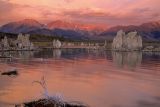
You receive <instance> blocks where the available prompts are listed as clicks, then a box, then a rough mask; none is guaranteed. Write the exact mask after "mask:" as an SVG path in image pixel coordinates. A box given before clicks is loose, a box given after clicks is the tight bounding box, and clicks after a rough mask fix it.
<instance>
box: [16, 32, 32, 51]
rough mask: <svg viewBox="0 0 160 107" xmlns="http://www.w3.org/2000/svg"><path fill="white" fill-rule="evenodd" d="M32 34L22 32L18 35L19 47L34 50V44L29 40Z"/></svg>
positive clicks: (17, 42)
mask: <svg viewBox="0 0 160 107" xmlns="http://www.w3.org/2000/svg"><path fill="white" fill-rule="evenodd" d="M29 37H30V35H29V34H25V35H22V34H21V33H20V34H19V35H18V37H17V40H16V44H17V48H18V49H27V50H32V49H34V45H33V43H32V42H30V40H29Z"/></svg>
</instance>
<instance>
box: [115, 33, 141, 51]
mask: <svg viewBox="0 0 160 107" xmlns="http://www.w3.org/2000/svg"><path fill="white" fill-rule="evenodd" d="M141 48H142V37H141V36H140V35H138V33H137V32H136V31H135V32H129V33H128V34H125V32H123V30H120V31H118V32H117V35H116V37H115V38H114V39H113V43H112V49H113V50H118V51H134V50H141Z"/></svg>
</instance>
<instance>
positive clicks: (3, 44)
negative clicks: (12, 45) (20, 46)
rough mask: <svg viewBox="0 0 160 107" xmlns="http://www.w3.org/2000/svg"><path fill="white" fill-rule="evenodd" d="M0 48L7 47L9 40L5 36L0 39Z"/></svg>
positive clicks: (6, 48)
mask: <svg viewBox="0 0 160 107" xmlns="http://www.w3.org/2000/svg"><path fill="white" fill-rule="evenodd" d="M1 48H2V49H5V50H8V49H9V42H8V38H7V37H6V36H5V37H4V39H2V40H1Z"/></svg>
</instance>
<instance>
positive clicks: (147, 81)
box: [0, 49, 160, 107]
mask: <svg viewBox="0 0 160 107" xmlns="http://www.w3.org/2000/svg"><path fill="white" fill-rule="evenodd" d="M6 54H7V55H12V56H14V57H13V58H11V59H10V60H8V59H0V68H1V70H0V71H7V69H11V68H16V69H17V70H18V73H19V75H18V76H17V77H16V78H11V77H8V76H5V75H3V76H2V75H0V107H1V106H2V107H8V105H10V104H19V103H22V102H25V101H30V100H32V99H35V98H40V97H42V95H41V92H42V90H41V87H40V86H39V85H32V82H33V81H36V80H40V78H41V77H42V76H45V77H46V82H47V86H48V87H47V88H48V90H49V92H50V93H51V94H54V93H56V92H60V93H62V95H64V97H65V98H66V99H67V100H69V101H72V100H76V101H82V102H84V103H87V104H89V105H90V106H91V107H145V106H146V107H151V106H148V105H152V106H153V107H154V105H156V104H157V101H159V97H160V93H159V90H160V84H159V83H160V57H159V55H158V54H156V55H154V54H152V55H150V54H149V55H148V54H145V53H140V52H132V53H128V52H113V53H112V52H110V51H102V50H100V51H98V50H85V49H62V50H59V49H56V50H43V51H32V52H29V51H28V52H27V51H26V52H25V51H24V52H16V51H15V52H10V53H9V52H7V53H6ZM115 65H118V66H115ZM132 70H134V71H137V72H130V71H132ZM7 104H8V105H7ZM4 105H6V106H4ZM155 107H157V106H155Z"/></svg>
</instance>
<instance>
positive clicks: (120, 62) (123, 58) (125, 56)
mask: <svg viewBox="0 0 160 107" xmlns="http://www.w3.org/2000/svg"><path fill="white" fill-rule="evenodd" d="M112 57H113V62H114V63H115V64H116V65H117V66H119V67H121V68H123V67H125V66H127V67H128V68H131V69H132V68H135V67H137V66H138V65H140V64H141V61H142V52H112Z"/></svg>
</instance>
